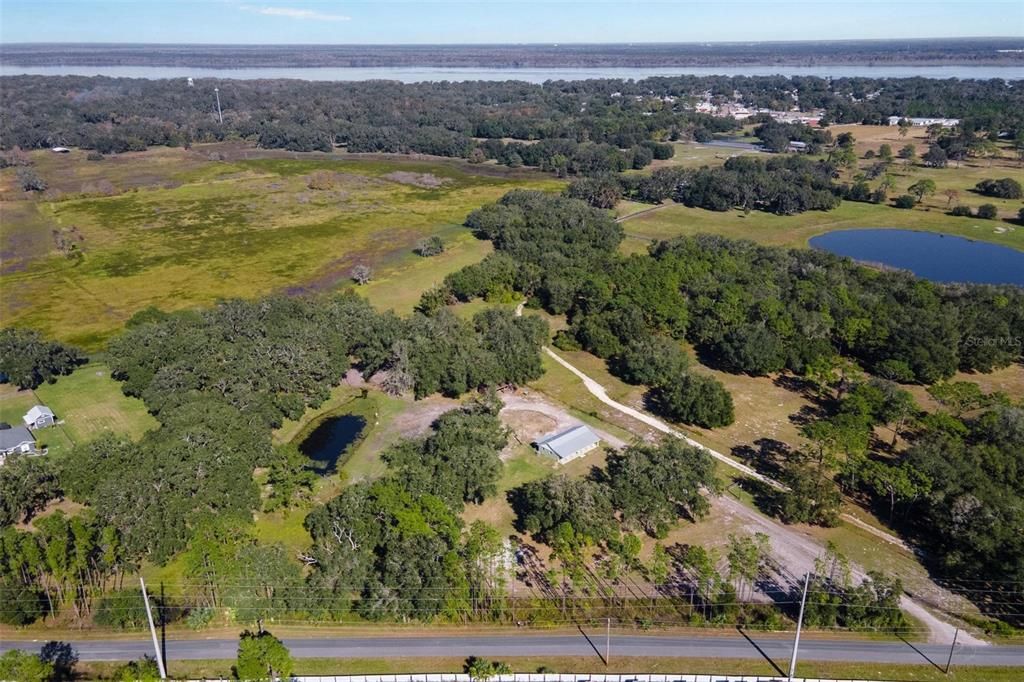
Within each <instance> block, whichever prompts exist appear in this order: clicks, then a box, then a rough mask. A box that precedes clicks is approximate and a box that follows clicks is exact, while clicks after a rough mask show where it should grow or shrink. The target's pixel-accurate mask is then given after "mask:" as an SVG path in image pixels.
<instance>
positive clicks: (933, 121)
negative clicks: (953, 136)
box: [889, 116, 960, 128]
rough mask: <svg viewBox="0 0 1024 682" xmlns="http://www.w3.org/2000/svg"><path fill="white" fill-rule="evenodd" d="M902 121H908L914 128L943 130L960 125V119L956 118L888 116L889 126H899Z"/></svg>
mask: <svg viewBox="0 0 1024 682" xmlns="http://www.w3.org/2000/svg"><path fill="white" fill-rule="evenodd" d="M903 119H907V120H908V121H910V125H912V126H915V127H925V126H933V125H940V126H942V127H943V128H952V127H953V126H958V125H960V119H958V118H907V117H906V116H890V117H889V125H891V126H896V125H899V124H900V121H902V120H903Z"/></svg>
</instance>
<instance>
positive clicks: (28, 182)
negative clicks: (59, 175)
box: [17, 166, 47, 192]
mask: <svg viewBox="0 0 1024 682" xmlns="http://www.w3.org/2000/svg"><path fill="white" fill-rule="evenodd" d="M17 175H18V182H20V183H21V188H22V189H23V190H25V191H26V192H43V191H45V190H46V187H47V185H46V181H45V180H43V179H42V178H41V177H39V174H38V173H36V171H35V169H33V168H29V167H28V166H22V167H21V168H19V169H18V171H17Z"/></svg>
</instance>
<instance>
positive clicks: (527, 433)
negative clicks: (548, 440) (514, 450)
mask: <svg viewBox="0 0 1024 682" xmlns="http://www.w3.org/2000/svg"><path fill="white" fill-rule="evenodd" d="M501 419H502V421H503V422H505V425H506V426H508V427H509V428H510V429H512V433H513V434H514V436H515V440H517V441H518V442H519V443H522V444H525V445H528V444H530V443H532V442H533V441H535V440H537V439H538V438H540V437H541V436H543V435H545V434H548V433H551V432H552V431H554V430H555V429H556V428H557V426H558V422H557V421H556V420H555V419H554V418H553V417H550V416H548V415H546V414H544V413H543V412H538V411H537V410H529V409H516V408H505V409H504V410H502V411H501Z"/></svg>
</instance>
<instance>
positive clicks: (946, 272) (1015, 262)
mask: <svg viewBox="0 0 1024 682" xmlns="http://www.w3.org/2000/svg"><path fill="white" fill-rule="evenodd" d="M810 243H811V246H812V247H814V248H817V249H823V250H825V251H830V252H831V253H835V254H838V255H840V256H849V257H850V258H853V259H855V260H858V261H863V262H865V263H871V264H880V265H884V266H888V267H892V268H899V269H901V270H910V271H911V272H913V273H914V274H915V275H917V276H919V277H924V278H926V279H930V280H932V281H935V282H975V283H978V284H1016V285H1018V286H1024V252H1022V251H1017V250H1015V249H1011V248H1009V247H1007V246H999V245H998V244H990V243H988V242H978V241H974V240H971V239H964V238H963V237H953V236H951V235H946V234H939V233H936V232H917V231H914V230H886V229H863V230H838V231H836V232H828V233H826V234H822V235H819V236H817V237H813V238H812V239H811V242H810Z"/></svg>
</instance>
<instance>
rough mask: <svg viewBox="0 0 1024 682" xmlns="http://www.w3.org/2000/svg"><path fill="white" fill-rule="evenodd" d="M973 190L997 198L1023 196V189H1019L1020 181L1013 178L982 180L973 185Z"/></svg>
mask: <svg viewBox="0 0 1024 682" xmlns="http://www.w3.org/2000/svg"><path fill="white" fill-rule="evenodd" d="M974 191H976V192H977V193H978V194H984V195H985V196H987V197H996V198H999V199H1020V198H1021V197H1022V196H1024V190H1022V189H1021V186H1020V183H1019V182H1017V181H1016V180H1014V179H1013V178H1002V179H1000V180H991V179H988V180H982V181H981V182H979V183H978V184H977V185H975V186H974Z"/></svg>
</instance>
